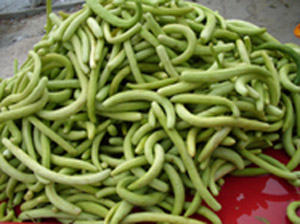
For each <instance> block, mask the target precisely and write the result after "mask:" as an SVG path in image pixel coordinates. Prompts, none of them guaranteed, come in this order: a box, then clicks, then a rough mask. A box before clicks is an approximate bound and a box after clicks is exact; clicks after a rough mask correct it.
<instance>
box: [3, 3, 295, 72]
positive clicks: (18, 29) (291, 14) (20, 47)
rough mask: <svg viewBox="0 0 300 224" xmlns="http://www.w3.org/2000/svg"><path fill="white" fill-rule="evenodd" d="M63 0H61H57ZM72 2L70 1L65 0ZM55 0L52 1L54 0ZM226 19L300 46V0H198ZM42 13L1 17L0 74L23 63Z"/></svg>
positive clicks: (39, 31) (16, 6)
mask: <svg viewBox="0 0 300 224" xmlns="http://www.w3.org/2000/svg"><path fill="white" fill-rule="evenodd" d="M56 1H63V0H56ZM64 1H72V0H64ZM54 2H55V1H54ZM198 2H199V3H201V4H203V5H205V6H208V7H209V8H211V9H213V10H217V11H218V12H219V13H220V14H221V15H222V16H223V17H224V18H226V19H243V20H247V21H249V22H252V23H254V24H257V25H259V26H261V27H266V28H267V30H268V32H269V33H271V34H272V35H273V36H274V37H276V38H277V39H278V40H280V41H281V42H283V43H288V42H292V43H296V44H298V45H300V38H297V37H295V36H294V35H293V29H294V28H295V26H296V25H297V24H298V23H300V13H299V12H300V0H263V1H262V0H251V1H249V0H201V1H200V0H199V1H198ZM28 7H30V6H29V0H0V14H1V13H5V12H9V11H14V10H16V11H17V10H22V9H24V8H28ZM45 24H46V17H45V13H42V14H39V15H35V16H32V17H28V18H23V19H9V20H0V68H1V70H0V77H8V76H11V75H13V61H14V59H15V58H17V59H18V60H19V62H20V63H23V62H24V61H25V59H26V58H27V53H28V51H29V50H30V49H32V47H33V45H34V44H35V43H37V42H38V41H39V40H40V39H41V38H42V36H43V34H44V25H45Z"/></svg>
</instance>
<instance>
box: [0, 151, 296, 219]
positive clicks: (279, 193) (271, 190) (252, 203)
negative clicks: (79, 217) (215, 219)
mask: <svg viewBox="0 0 300 224" xmlns="http://www.w3.org/2000/svg"><path fill="white" fill-rule="evenodd" d="M267 153H268V154H271V155H272V156H274V157H276V158H277V159H279V160H280V161H282V162H284V163H286V162H287V161H288V157H287V156H286V155H285V154H284V153H283V152H282V151H275V150H267ZM217 199H218V201H219V202H220V203H221V204H222V210H221V211H219V212H218V213H217V214H218V216H219V217H220V218H221V220H222V221H223V223H224V224H267V223H270V224H290V223H291V222H289V221H288V218H287V216H286V208H287V206H288V204H289V203H290V202H292V201H296V200H300V188H296V187H293V186H291V185H290V184H288V183H287V182H286V181H285V180H282V179H280V178H277V177H275V176H273V175H263V176H258V177H233V176H227V177H226V178H225V184H224V185H223V187H222V190H221V192H220V195H219V196H218V197H217ZM0 223H1V222H0ZM6 224H7V223H6ZM27 224H30V223H28V222H27ZM43 224H50V223H43ZM51 224H53V222H52V223H51Z"/></svg>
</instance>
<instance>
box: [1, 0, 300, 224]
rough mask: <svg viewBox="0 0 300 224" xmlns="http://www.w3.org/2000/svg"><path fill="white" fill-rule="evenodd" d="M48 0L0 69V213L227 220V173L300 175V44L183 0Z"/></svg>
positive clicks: (15, 217) (111, 221) (11, 217)
mask: <svg viewBox="0 0 300 224" xmlns="http://www.w3.org/2000/svg"><path fill="white" fill-rule="evenodd" d="M49 2H51V1H48V22H47V26H46V31H47V33H46V34H45V36H44V38H43V39H42V40H41V41H40V42H39V43H37V44H36V45H35V46H34V49H33V50H31V51H30V52H29V53H28V60H27V61H26V62H25V63H24V64H23V65H22V66H20V68H18V65H17V64H16V66H15V67H16V68H15V75H14V76H12V77H11V78H9V79H5V80H2V81H1V82H0V108H1V112H0V134H1V143H0V201H4V202H3V203H1V204H0V221H26V220H27V221H28V220H29V221H30V220H31V221H32V220H33V221H39V220H44V219H46V218H55V219H57V220H58V221H59V222H61V223H85V224H89V223H90V224H92V223H97V224H99V223H107V224H117V223H124V224H125V223H139V222H153V223H181V224H182V223H189V224H201V223H204V222H203V221H199V220H196V219H193V218H191V216H193V215H194V214H199V215H201V216H203V217H205V218H206V219H207V220H210V222H211V223H222V221H221V220H220V218H219V217H218V216H217V215H216V214H215V213H214V211H219V210H220V209H222V208H221V205H220V204H219V202H218V201H217V200H216V199H215V196H217V195H218V194H219V192H220V191H221V190H222V185H223V183H224V179H223V177H225V176H226V175H243V176H247V175H251V176H252V175H262V174H267V173H270V174H273V175H276V176H278V177H281V178H283V179H285V180H286V181H287V182H288V183H290V184H291V185H293V186H300V173H299V171H296V170H295V168H296V167H297V166H298V165H299V163H300V86H299V84H300V47H299V46H297V45H295V44H282V43H279V42H278V41H277V40H276V39H275V38H274V37H272V36H271V35H270V34H269V33H268V32H267V30H266V29H265V28H261V27H258V26H256V25H254V24H251V23H249V22H246V21H241V20H226V19H224V18H223V17H222V16H221V15H219V14H218V13H217V12H215V11H213V10H211V9H209V8H206V7H205V6H203V5H200V4H196V3H192V2H185V1H181V0H141V1H130V0H128V1H126V0H102V1H98V0H87V1H86V4H85V5H84V6H83V8H82V9H81V10H79V11H78V12H75V13H73V14H67V13H64V12H60V13H59V15H58V14H55V13H50V11H51V7H50V3H49ZM270 147H272V148H274V150H284V152H285V153H286V154H287V155H288V156H289V157H290V161H289V162H288V164H283V163H281V162H279V161H277V160H276V159H274V158H272V157H271V156H268V155H267V154H265V153H264V149H265V148H270ZM187 194H188V195H190V196H192V198H193V199H192V201H188V200H186V195H187ZM17 206H20V210H21V213H20V214H17V213H16V212H15V210H14V208H15V207H17ZM298 206H300V205H299V202H292V203H291V204H290V206H289V207H288V209H287V215H288V217H289V219H290V220H291V221H292V222H293V223H300V217H298V216H297V215H296V210H297V207H298Z"/></svg>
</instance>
